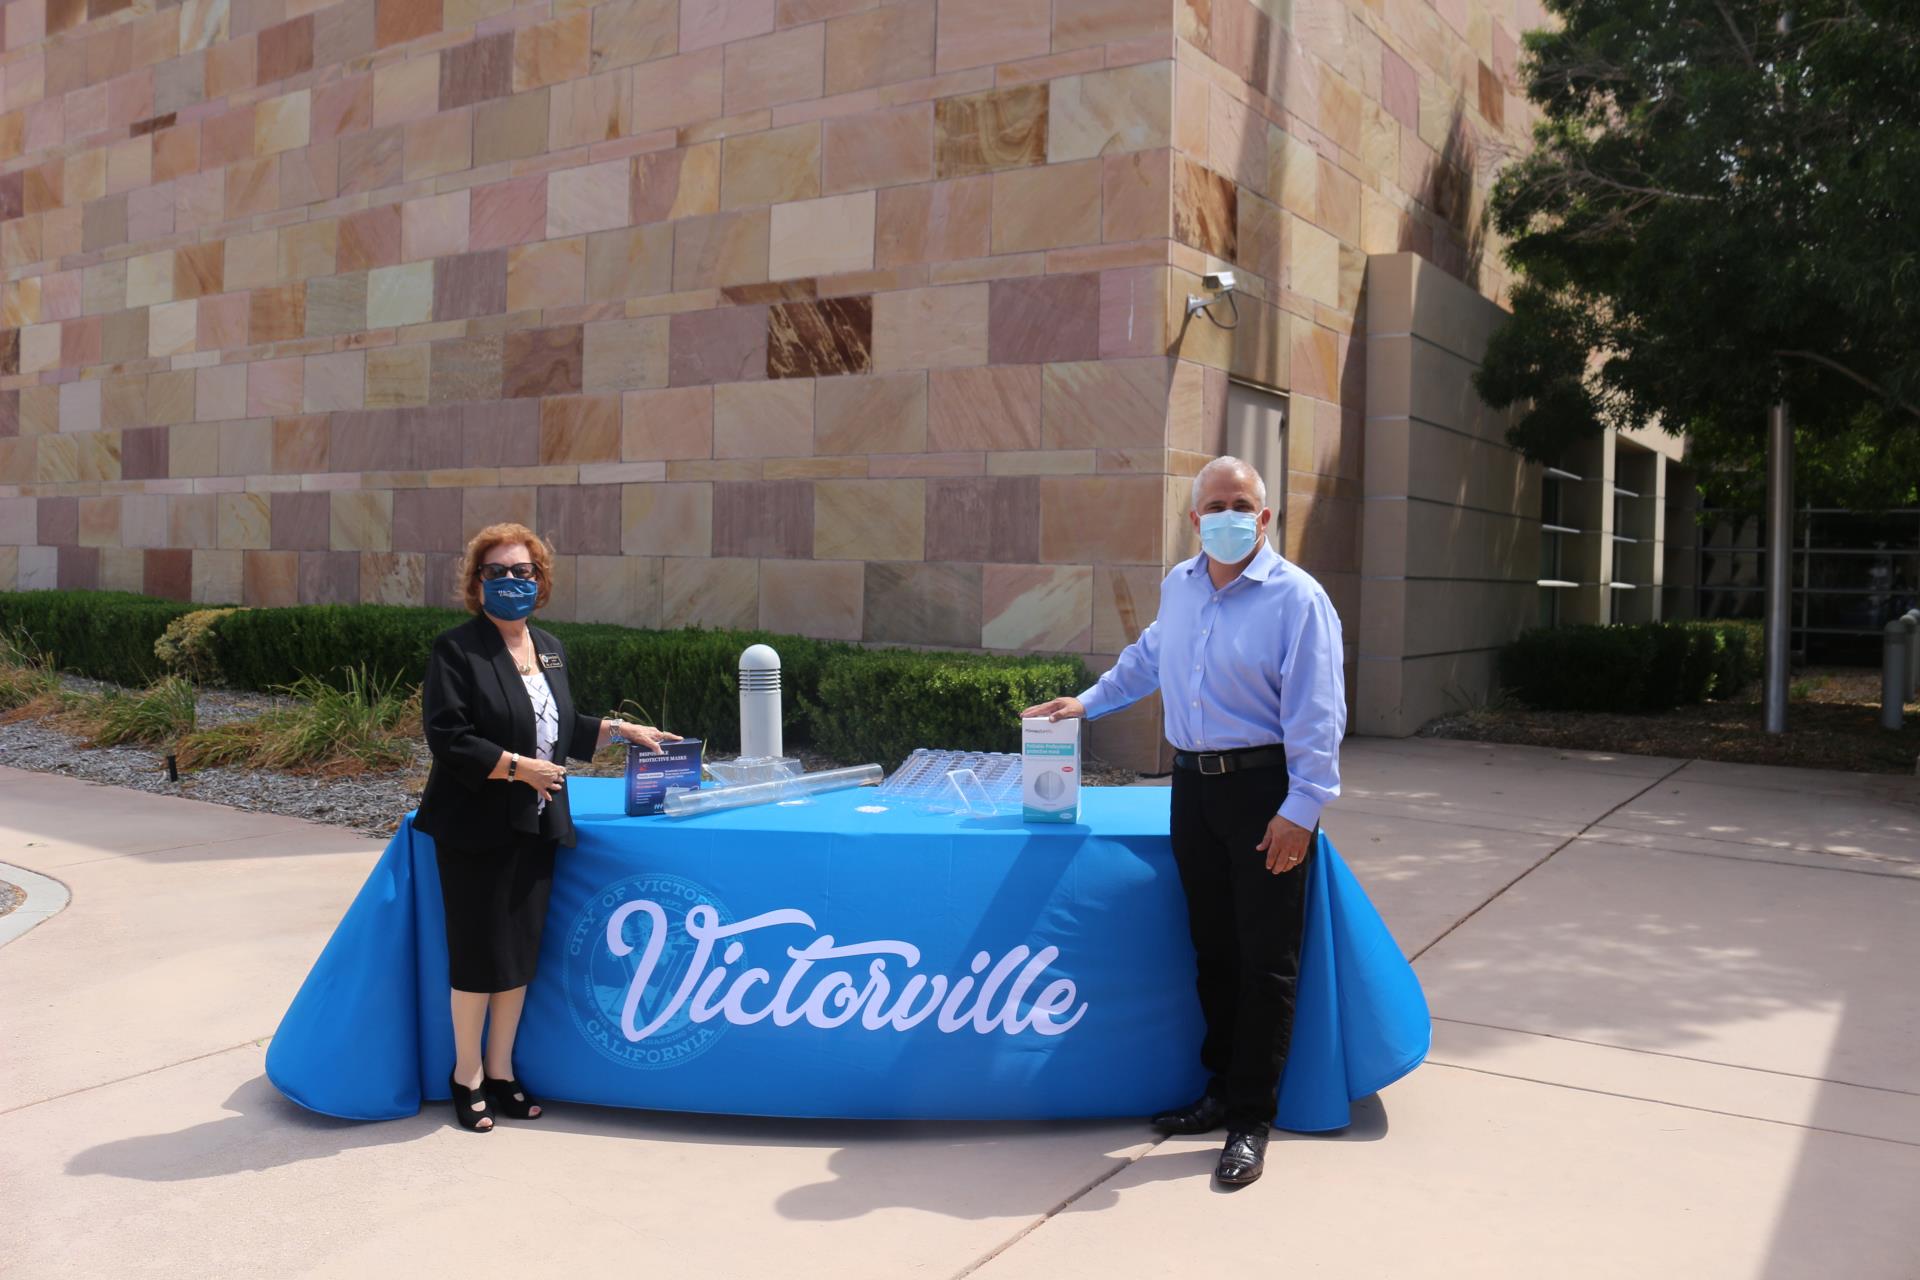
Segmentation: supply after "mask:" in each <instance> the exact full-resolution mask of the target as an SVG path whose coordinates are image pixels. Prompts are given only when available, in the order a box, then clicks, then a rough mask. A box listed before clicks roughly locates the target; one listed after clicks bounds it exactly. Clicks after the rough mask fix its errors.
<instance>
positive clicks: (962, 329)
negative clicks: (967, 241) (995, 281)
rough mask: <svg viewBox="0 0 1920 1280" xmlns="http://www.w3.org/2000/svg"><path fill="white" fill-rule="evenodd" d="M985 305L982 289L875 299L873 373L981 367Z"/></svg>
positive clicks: (968, 287) (917, 291) (894, 294)
mask: <svg viewBox="0 0 1920 1280" xmlns="http://www.w3.org/2000/svg"><path fill="white" fill-rule="evenodd" d="M987 302H988V286H987V285H985V284H964V285H947V286H943V287H940V288H934V289H902V290H898V291H896V292H892V293H881V294H876V295H875V296H874V299H873V366H874V370H875V372H877V373H891V372H897V371H900V370H904V369H939V368H950V367H953V366H960V365H979V364H985V363H986V362H987Z"/></svg>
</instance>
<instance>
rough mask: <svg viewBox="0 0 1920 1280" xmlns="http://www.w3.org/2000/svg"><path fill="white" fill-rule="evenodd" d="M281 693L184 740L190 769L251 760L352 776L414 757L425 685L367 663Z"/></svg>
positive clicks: (257, 765) (183, 752) (309, 678)
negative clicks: (245, 716)
mask: <svg viewBox="0 0 1920 1280" xmlns="http://www.w3.org/2000/svg"><path fill="white" fill-rule="evenodd" d="M277 692H280V693H283V694H285V695H286V696H287V697H288V698H290V699H291V701H290V702H287V703H285V704H283V705H281V706H276V707H274V708H272V709H271V710H269V711H266V712H264V713H263V714H261V715H259V716H257V717H255V718H253V719H251V720H240V721H234V722H231V723H228V724H220V725H210V726H208V727H207V728H205V729H200V730H197V731H195V732H193V733H190V734H188V735H187V736H186V737H184V738H183V739H182V740H181V742H180V749H179V758H180V763H181V764H182V765H184V766H185V767H187V768H217V767H220V766H222V765H245V766H249V767H253V768H261V769H278V770H281V771H282V772H285V773H299V774H311V775H317V776H321V777H330V778H340V777H352V776H356V775H359V774H363V773H376V772H384V771H387V770H391V769H397V768H401V767H403V766H405V765H407V764H409V763H411V762H412V760H413V757H414V750H415V745H416V744H417V743H418V742H419V741H420V740H421V728H420V690H419V688H418V687H416V686H404V685H402V684H401V683H400V682H399V681H398V680H394V679H386V680H383V679H380V678H379V677H376V676H373V675H370V674H369V673H368V672H367V670H366V668H365V667H354V668H351V669H349V670H347V671H346V672H344V673H343V674H342V676H341V678H340V680H339V685H338V686H336V685H334V684H329V683H327V682H325V681H322V680H319V679H317V678H315V677H312V676H303V677H301V678H300V679H298V680H296V681H294V682H293V683H292V684H290V685H284V686H282V687H281V688H280V689H279V690H277Z"/></svg>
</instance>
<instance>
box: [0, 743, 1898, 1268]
mask: <svg viewBox="0 0 1920 1280" xmlns="http://www.w3.org/2000/svg"><path fill="white" fill-rule="evenodd" d="M1346 764H1347V774H1348V791H1347V798H1346V799H1344V800H1343V801H1342V802H1341V803H1340V804H1339V805H1338V807H1337V808H1336V809H1335V810H1333V811H1331V812H1330V814H1329V819H1328V831H1329V833H1330V834H1331V835H1332V836H1333V838H1334V840H1335V842H1336V843H1337V844H1338V845H1339V846H1340V848H1341V851H1342V852H1343V854H1344V855H1345V856H1346V858H1347V860H1348V861H1349V862H1350V863H1351V864H1352V865H1353V866H1354V868H1355V870H1356V871H1357V872H1358V873H1359V874H1360V876H1361V877H1362V879H1363V880H1364V882H1365V883H1366V885H1367V887H1368V890H1369V892H1370V893H1371V894H1372V895H1373V898H1374V900H1375V902H1376V903H1377V904H1379V906H1380V908H1381V910H1382V912H1383V913H1384V914H1385V916H1386V918H1387V921H1388V923H1389V924H1390V925H1392V927H1393V929H1394V931H1395V933H1396V935H1397V936H1398V937H1399V939H1400V941H1401V943H1402V945H1403V946H1404V947H1405V948H1406V949H1407V951H1408V952H1409V953H1410V954H1412V955H1414V956H1415V957H1416V964H1417V967H1418V969H1419V971H1420V973H1421V976H1422V978H1423V980H1424V982H1425V983H1426V987H1427V992H1428V996H1429V998H1430V1000H1431V1003H1432V1006H1433V1010H1434V1013H1435V1015H1436V1018H1437V1022H1436V1043H1435V1049H1434V1053H1433V1058H1432V1060H1431V1062H1430V1063H1429V1064H1428V1065H1427V1066H1426V1067H1424V1068H1422V1069H1421V1070H1419V1071H1418V1072H1416V1073H1415V1074H1414V1075H1413V1076H1411V1077H1409V1078H1408V1079H1407V1080H1405V1081H1402V1082H1401V1083H1399V1084H1397V1085H1395V1086H1393V1087H1392V1088H1391V1089H1389V1090H1387V1092H1386V1093H1385V1094H1383V1095H1382V1096H1381V1097H1380V1098H1378V1099H1375V1100H1371V1101H1369V1102H1367V1103H1364V1104H1362V1106H1361V1107H1360V1108H1359V1109H1358V1123H1356V1125H1355V1126H1354V1127H1353V1128H1352V1129H1350V1130H1349V1131H1347V1132H1346V1133H1344V1134H1342V1135H1337V1136H1333V1137H1326V1138H1317V1139H1310V1138H1298V1139H1292V1138H1289V1139H1284V1140H1276V1142H1275V1144H1274V1147H1273V1150H1272V1152H1271V1154H1270V1157H1269V1160H1268V1174H1267V1177H1266V1179H1265V1180H1264V1181H1263V1182H1261V1183H1260V1184H1258V1185H1257V1186H1255V1187H1252V1188H1250V1189H1248V1190H1246V1191H1243V1192H1239V1193H1235V1194H1224V1193H1221V1192H1217V1191H1215V1190H1213V1189H1212V1187H1211V1186H1210V1184H1209V1180H1208V1178H1207V1176H1206V1175H1207V1172H1208V1170H1209V1169H1210V1168H1211V1167H1212V1161H1213V1156H1214V1152H1215V1143H1214V1141H1211V1140H1170V1141H1165V1142H1159V1143H1157V1144H1156V1143H1155V1142H1153V1141H1152V1139H1151V1137H1150V1135H1148V1134H1147V1133H1146V1132H1145V1130H1144V1129H1143V1127H1142V1126H1140V1125H1137V1124H1133V1123H1110V1124H1065V1125H1033V1124H1026V1125H958V1124H941V1125H901V1124H883V1125H873V1124H866V1125H856V1124H818V1123H779V1122H768V1121H748V1120H723V1119H706V1118H697V1117H677V1116H670V1115H660V1114H651V1113H640V1112H621V1111H608V1110H598V1109H592V1108H580V1107H561V1108H557V1109H556V1110H555V1112H554V1114H553V1115H552V1116H550V1117H549V1118H548V1119H547V1120H546V1121H544V1122H542V1123H540V1124H539V1125H536V1126H525V1125H520V1126H516V1125H512V1124H509V1125H507V1126H505V1128H504V1129H503V1130H502V1132H500V1133H498V1134H495V1135H493V1136H491V1137H488V1138H484V1139H479V1138H475V1137H473V1136H471V1135H468V1134H465V1133H463V1132H459V1131H457V1130H455V1129H453V1128H452V1127H450V1125H449V1124H448V1123H447V1122H446V1121H444V1120H443V1119H442V1114H441V1110H440V1108H438V1107H435V1108H434V1109H432V1110H431V1111H430V1112H428V1113H427V1114H425V1115H422V1116H420V1117H417V1118H415V1119H412V1120H405V1121H396V1122H392V1123H387V1124H377V1125H357V1124H347V1123H342V1122H336V1121H331V1120H325V1119H322V1118H320V1117H317V1116H313V1115H310V1114H307V1113H305V1112H303V1111H301V1110H300V1109H299V1108H297V1107H295V1106H294V1105H292V1104H291V1103H289V1102H286V1101H285V1100H284V1099H282V1098H281V1097H280V1096H279V1095H278V1094H277V1093H276V1092H275V1091H274V1089H273V1088H272V1086H270V1085H269V1084H267V1082H266V1080H265V1079H264V1077H263V1075H262V1056H263V1053H264V1046H265V1041H266V1039H267V1037H269V1036H270V1035H271V1034H272V1032H273V1028H274V1026H275V1025H276V1023H277V1021H278V1019H279V1017H280V1014H281V1013H282V1012H283V1011H284V1009H285V1007H286V1004H287V1001H288V999H289V998H290V997H291V995H292V993H293V991H294V990H295V988H296V987H297V986H298V984H299V982H300V979H301V977H302V976H303V975H304V974H305V972H306V970H307V967H308V966H309V965H310V964H311V963H312V961H313V958H314V956H315V955H316V954H317V953H318V951H319V949H320V946H321V945H322V943H323V942H324V941H325V939H326V937H327V935H328V934H329V932H330V931H331V930H332V927H333V925H334V923H335V922H336V921H337V920H338V919H339V917H340V914H341V913H342V911H343V910H344V909H345V906H346V904H347V902H348V900H349V899H350V898H351V896H352V894H353V892H354V890H355V889H356V888H357V887H358V886H359V884H360V882H361V880H362V878H363V877H364V876H365V874H366V872H367V869H368V868H369V867H370V866H371V865H372V862H373V860H374V858H375V856H376V854H377V853H378V844H377V843H376V842H371V841H367V840H362V839H358V838H356V837H354V836H352V835H351V834H349V833H346V832H343V831H340V830H337V829H334V828H328V827H320V826H314V825H311V824H308V823H303V822H298V821H294V820H291V819H286V818H279V817H271V816H264V815H250V814H244V813H239V812H236V811H234V810H230V809H221V808H216V807H212V806H207V805H201V804H197V803H194V802H190V801H182V800H171V799H164V798H158V797H153V796H148V795H143V794H140V793H137V792H131V791H120V790H114V789H108V788H101V787H95V786H91V785H89V784H85V783H80V782H75V781H71V780H67V779H61V778H54V777H48V776H44V775H33V774H25V773H18V772H13V771H9V770H0V862H6V863H12V864H16V865H18V866H22V867H26V868H29V869H32V870H34V871H38V872H40V873H42V874H44V875H47V876H50V877H53V878H55V879H57V880H59V881H61V882H63V883H64V884H66V885H67V886H68V887H69V888H70V889H71V891H72V895H73V901H72V905H71V906H69V907H68V908H67V909H66V910H65V911H63V912H61V913H60V914H59V915H57V916H55V917H53V918H52V919H49V920H47V921H46V922H45V923H43V924H41V925H39V927H37V928H35V929H34V930H33V931H32V932H31V933H29V934H27V935H26V936H24V937H20V938H18V939H17V940H15V941H14V942H12V943H11V944H9V945H7V946H5V947H4V948H3V949H0V1206H4V1212H3V1213H0V1275H6V1276H20V1277H33V1278H35V1280H39V1278H40V1277H67V1276H78V1277H93V1276H102V1277H106V1276H112V1277H123V1276H141V1277H165V1276H182V1277H195V1278H196V1280H198V1278H201V1277H218V1276H256V1275H276V1276H308V1275H315V1276H352V1277H354V1278H355V1280H364V1278H365V1277H370V1276H386V1275H397V1274H405V1275H408V1276H410V1277H438V1276H443V1275H460V1276H495V1275H516V1276H528V1277H533V1276H565V1275H593V1274H602V1273H606V1274H612V1273H616V1272H626V1271H647V1272H654V1271H664V1273H665V1274H670V1275H672V1276H674V1277H706V1276H721V1275H726V1276H738V1277H756V1278H757V1277H778V1278H780V1280H788V1278H806V1277H822V1278H825V1277H832V1278H834V1280H848V1278H862V1277H875V1278H885V1280H893V1278H896V1277H903V1276H929V1277H946V1276H961V1275H974V1276H978V1277H981V1280H1024V1278H1026V1277H1035V1278H1040V1277H1044V1278H1046V1280H1059V1278H1060V1277H1080V1276H1087V1277H1135V1276H1167V1277H1183V1278H1184V1277H1191V1276H1195V1275H1200V1274H1204V1273H1205V1270H1206V1269H1207V1268H1208V1267H1209V1265H1210V1263H1211V1262H1212V1260H1213V1259H1214V1258H1216V1257H1220V1256H1223V1255H1224V1256H1226V1257H1228V1258H1231V1259H1233V1260H1235V1266H1236V1269H1237V1273H1238V1274H1246V1275H1260V1276H1268V1275H1270V1276H1295V1275H1312V1276H1330V1277H1346V1276H1353V1277H1376V1276H1393V1277H1400V1276H1419V1277H1433V1276H1463V1277H1465V1276H1471V1277H1475V1278H1476V1280H1488V1278H1494V1277H1524V1278H1526V1280H1535V1278H1537V1277H1541V1276H1553V1277H1556V1278H1561V1277H1583V1276H1593V1277H1618V1276H1623V1275H1638V1276H1649V1277H1669V1276H1673V1277H1682V1276H1684V1277H1687V1278H1688V1280H1709V1278H1717V1277H1729V1278H1738V1280H1789V1278H1791V1277H1810V1278H1812V1277H1818V1278H1821V1280H1825V1278H1827V1277H1836V1276H1845V1277H1848V1280H1879V1278H1885V1280H1913V1278H1914V1277H1915V1276H1916V1275H1920V1215H1916V1213H1915V1209H1916V1206H1920V1004H1917V1002H1916V1000H1915V997H1914V994H1913V993H1914V991H1915V981H1914V975H1915V974H1917V973H1920V927H1916V926H1917V925H1920V791H1916V789H1915V784H1914V783H1913V782H1911V781H1907V780H1901V779H1893V778H1877V777H1862V776H1855V775H1846V774H1830V773H1818V772H1808V771H1794V770H1783V769H1765V768H1758V767H1743V766H1731V765H1710V764H1683V763H1682V762H1680V761H1673V760H1655V759H1645V758H1629V757H1607V756H1596V755H1585V754H1580V753H1573V752H1557V751H1547V750H1535V749H1530V748H1518V747H1497V746H1486V745H1481V744H1473V743H1456V742H1432V741H1407V742H1387V741H1376V740H1364V741H1354V742H1350V743H1349V744H1348V746H1347V752H1346Z"/></svg>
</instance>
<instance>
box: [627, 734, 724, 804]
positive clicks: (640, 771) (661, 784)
mask: <svg viewBox="0 0 1920 1280" xmlns="http://www.w3.org/2000/svg"><path fill="white" fill-rule="evenodd" d="M704 747H705V744H704V743H702V742H701V741H700V739H698V738H686V739H684V740H682V741H680V742H663V743H661V744H660V750H661V754H659V755H655V754H654V753H653V752H651V751H649V750H647V749H646V748H645V747H641V746H634V745H632V744H629V745H628V747H627V789H626V797H627V816H628V817H629V818H638V817H644V816H646V815H648V814H654V813H659V812H660V806H661V805H663V804H665V803H666V800H667V791H668V789H669V788H672V787H696V788H697V787H698V786H699V785H700V755H701V752H702V751H703V750H704Z"/></svg>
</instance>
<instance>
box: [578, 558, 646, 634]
mask: <svg viewBox="0 0 1920 1280" xmlns="http://www.w3.org/2000/svg"><path fill="white" fill-rule="evenodd" d="M573 577H574V584H575V587H574V606H573V616H574V620H575V621H578V622H611V623H616V624H618V625H620V626H623V627H657V626H659V625H660V561H659V560H658V559H657V558H656V557H653V556H575V557H574V560H573Z"/></svg>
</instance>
